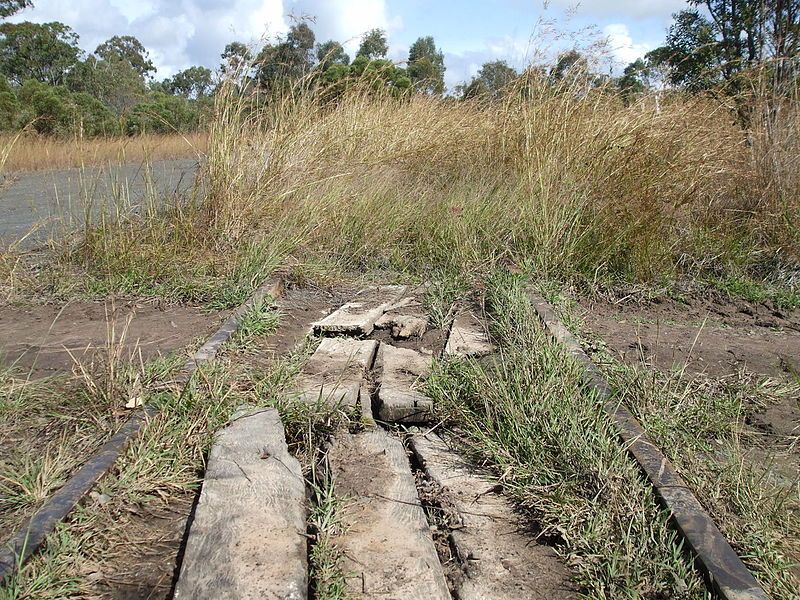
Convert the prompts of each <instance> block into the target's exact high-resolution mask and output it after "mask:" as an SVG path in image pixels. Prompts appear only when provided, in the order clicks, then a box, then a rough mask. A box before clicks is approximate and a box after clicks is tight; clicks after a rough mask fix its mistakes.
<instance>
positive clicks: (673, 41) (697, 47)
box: [645, 9, 721, 91]
mask: <svg viewBox="0 0 800 600" xmlns="http://www.w3.org/2000/svg"><path fill="white" fill-rule="evenodd" d="M673 19H674V23H673V24H672V25H671V26H670V28H669V31H668V32H667V40H666V44H665V45H664V46H661V47H659V48H656V49H655V50H651V51H650V52H648V53H647V54H646V55H645V59H646V61H647V62H648V64H649V65H652V66H656V67H658V66H666V67H668V68H669V73H668V76H667V77H668V81H669V82H670V83H671V84H672V85H677V86H681V87H684V88H685V89H688V90H691V91H699V90H705V89H709V88H710V87H712V86H714V85H716V84H717V83H718V82H719V77H720V69H719V66H720V60H721V56H720V53H719V47H718V46H717V43H716V38H715V36H714V30H713V25H712V23H711V22H710V21H709V20H708V19H706V18H705V17H704V16H703V15H701V14H700V13H699V12H698V11H697V10H694V9H687V10H682V11H681V12H679V13H676V14H675V15H673Z"/></svg>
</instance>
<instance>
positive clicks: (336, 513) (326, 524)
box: [308, 465, 346, 600]
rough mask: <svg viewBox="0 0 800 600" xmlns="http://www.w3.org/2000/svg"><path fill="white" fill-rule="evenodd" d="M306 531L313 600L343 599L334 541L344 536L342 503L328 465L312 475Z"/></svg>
mask: <svg viewBox="0 0 800 600" xmlns="http://www.w3.org/2000/svg"><path fill="white" fill-rule="evenodd" d="M320 469H321V472H320ZM311 476H312V477H311V481H310V482H309V487H310V488H311V506H312V509H311V513H310V514H309V516H308V524H309V529H310V531H311V533H312V535H313V536H314V543H313V546H312V549H311V556H310V565H309V577H310V579H311V581H312V586H313V594H314V598H315V599H316V600H338V599H340V598H345V597H346V594H345V591H346V578H345V573H344V572H343V571H342V568H341V559H342V552H341V550H339V548H337V546H336V544H335V542H334V539H335V537H336V536H338V535H341V534H342V533H344V527H343V523H342V520H341V511H342V505H343V503H344V500H343V499H342V498H341V497H339V496H338V495H337V494H336V488H335V485H334V481H333V478H332V477H331V475H330V472H329V469H328V465H322V466H321V467H319V468H317V469H315V470H313V471H312V474H311Z"/></svg>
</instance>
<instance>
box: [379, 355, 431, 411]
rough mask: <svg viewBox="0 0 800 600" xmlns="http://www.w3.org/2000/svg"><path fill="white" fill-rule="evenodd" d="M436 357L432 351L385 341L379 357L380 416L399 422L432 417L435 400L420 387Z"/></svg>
mask: <svg viewBox="0 0 800 600" xmlns="http://www.w3.org/2000/svg"><path fill="white" fill-rule="evenodd" d="M432 361H433V356H432V355H430V354H423V353H421V352H418V351H417V350H412V349H409V348H396V347H394V346H389V345H386V344H381V347H380V350H379V351H378V360H377V364H378V365H379V367H380V369H379V375H378V377H379V382H380V387H379V389H378V402H377V414H378V418H379V419H381V420H383V421H387V422H397V423H424V422H425V421H428V420H429V419H430V416H431V410H432V408H433V403H432V402H431V400H430V398H428V397H427V396H425V394H423V393H422V392H421V391H420V388H421V387H422V384H423V380H424V378H425V377H427V376H428V374H429V373H430V369H431V363H432Z"/></svg>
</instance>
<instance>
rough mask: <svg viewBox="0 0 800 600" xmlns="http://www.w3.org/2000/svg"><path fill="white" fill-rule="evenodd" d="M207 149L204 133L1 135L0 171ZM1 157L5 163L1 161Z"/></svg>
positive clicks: (184, 154) (154, 157) (185, 155)
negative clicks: (62, 135) (116, 135)
mask: <svg viewBox="0 0 800 600" xmlns="http://www.w3.org/2000/svg"><path fill="white" fill-rule="evenodd" d="M207 146H208V134H207V133H205V132H197V133H187V134H177V133H176V134H172V135H140V136H135V137H111V138H90V139H89V138H86V139H85V138H74V139H72V138H56V137H50V136H40V135H35V134H32V133H22V134H14V135H10V134H5V135H0V149H3V152H2V153H1V154H2V155H0V172H5V173H10V172H15V171H41V170H49V169H67V168H71V167H82V166H85V165H102V164H107V163H115V164H116V163H124V162H139V163H141V162H144V161H146V160H164V159H172V158H193V157H195V156H197V155H198V154H204V153H205V152H206V149H207ZM3 158H4V160H3Z"/></svg>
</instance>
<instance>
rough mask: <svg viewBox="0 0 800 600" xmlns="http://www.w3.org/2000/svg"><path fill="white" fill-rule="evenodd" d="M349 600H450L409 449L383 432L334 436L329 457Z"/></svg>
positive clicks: (375, 430) (375, 431)
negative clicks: (340, 500)
mask: <svg viewBox="0 0 800 600" xmlns="http://www.w3.org/2000/svg"><path fill="white" fill-rule="evenodd" d="M328 457H329V461H330V465H331V472H332V474H333V480H334V483H335V485H336V492H337V494H339V495H341V496H344V497H345V498H348V499H349V500H348V502H347V504H346V505H345V507H344V508H343V510H342V519H343V524H344V530H345V533H344V534H342V535H341V536H339V537H338V538H337V539H336V540H335V543H336V544H337V546H338V547H339V548H340V549H341V550H342V554H343V556H344V560H343V563H344V564H343V569H344V572H345V573H347V574H348V577H347V581H346V588H347V589H346V594H347V596H348V597H350V598H357V599H358V598H380V599H382V600H407V599H412V600H450V592H449V591H448V589H447V582H446V580H445V576H444V572H443V570H442V566H441V564H440V563H439V558H438V556H437V554H436V548H435V546H434V544H433V538H432V536H431V532H430V528H429V527H428V522H427V520H426V519H425V513H424V511H423V508H422V505H421V503H420V500H419V498H418V496H417V490H416V486H415V483H414V476H413V474H412V473H411V468H410V466H409V462H408V457H407V456H406V451H405V448H403V444H402V443H401V442H400V440H399V439H397V438H394V437H389V436H388V435H387V434H386V432H385V431H383V430H382V429H372V430H368V431H365V432H362V433H359V434H356V435H353V434H343V435H339V436H337V437H336V438H334V441H333V444H332V446H331V449H330V453H329V455H328Z"/></svg>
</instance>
